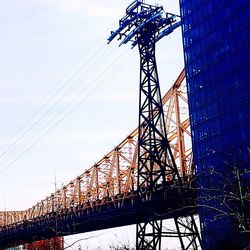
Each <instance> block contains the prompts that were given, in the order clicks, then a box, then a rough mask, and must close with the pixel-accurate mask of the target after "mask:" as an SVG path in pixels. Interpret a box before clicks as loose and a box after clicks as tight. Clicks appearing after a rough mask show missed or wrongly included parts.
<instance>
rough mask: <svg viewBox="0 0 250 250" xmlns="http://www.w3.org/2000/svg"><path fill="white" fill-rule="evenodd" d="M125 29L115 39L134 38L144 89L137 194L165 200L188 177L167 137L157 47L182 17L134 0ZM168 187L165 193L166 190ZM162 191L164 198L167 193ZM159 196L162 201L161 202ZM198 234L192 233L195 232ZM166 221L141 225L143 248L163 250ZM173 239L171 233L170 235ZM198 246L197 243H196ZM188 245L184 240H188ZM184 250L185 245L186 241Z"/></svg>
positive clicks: (114, 34) (146, 199) (151, 220)
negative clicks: (162, 242) (169, 190)
mask: <svg viewBox="0 0 250 250" xmlns="http://www.w3.org/2000/svg"><path fill="white" fill-rule="evenodd" d="M119 25H120V27H119V28H118V29H117V30H116V31H114V32H111V36H110V37H109V38H108V43H110V42H111V41H112V40H113V39H114V38H115V37H118V40H121V42H120V46H121V45H122V44H126V43H128V42H132V48H134V47H135V46H138V48H139V54H140V91H139V95H140V96H139V125H138V132H139V133H138V180H137V192H138V194H139V197H140V198H141V202H151V203H152V204H153V203H154V202H157V201H159V194H160V197H161V198H162V199H163V196H164V190H165V189H166V188H167V186H168V187H169V186H171V185H174V183H175V184H176V185H178V186H182V178H181V176H180V174H179V172H178V169H177V166H176V164H175V160H174V157H173V154H172V152H171V148H170V145H169V142H168V140H167V132H166V125H165V119H164V111H163V105H162V99H161V92H160V85H159V78H158V72H157V65H156V57H155V45H156V43H157V42H158V41H159V40H160V39H161V38H162V37H164V36H167V35H168V34H170V33H171V32H172V31H174V30H175V29H176V28H178V27H179V26H180V25H181V21H180V18H179V17H178V16H177V15H174V14H170V13H165V12H164V10H163V7H162V6H155V5H149V4H146V3H145V2H144V1H139V0H137V1H134V2H133V3H132V4H130V5H129V6H128V8H127V9H126V15H125V16H124V17H123V18H122V19H121V20H120V21H119ZM161 191H162V192H161ZM161 195H162V196H161ZM157 198H158V200H157ZM175 224H176V228H177V233H176V234H177V236H179V237H180V240H181V241H182V234H181V232H180V230H178V229H179V227H178V226H179V224H180V221H179V220H178V218H176V220H175ZM191 234H192V233H190V235H191ZM162 236H164V235H163V232H162V219H161V218H160V217H158V218H157V216H155V217H154V218H149V219H148V220H147V221H144V222H143V223H138V224H137V242H136V247H137V249H160V248H161V237H162ZM167 237H170V236H169V235H168V236H167ZM192 244H193V243H192ZM182 245H183V244H182ZM182 248H183V249H189V248H185V246H184V245H183V247H182Z"/></svg>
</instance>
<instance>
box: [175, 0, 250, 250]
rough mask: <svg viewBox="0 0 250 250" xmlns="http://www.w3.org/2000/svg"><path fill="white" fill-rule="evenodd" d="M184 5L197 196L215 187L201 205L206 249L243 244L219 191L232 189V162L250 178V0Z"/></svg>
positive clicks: (183, 1) (184, 0) (191, 0)
mask: <svg viewBox="0 0 250 250" xmlns="http://www.w3.org/2000/svg"><path fill="white" fill-rule="evenodd" d="M180 9H181V16H182V21H183V23H182V34H183V46H184V58H185V67H186V78H187V86H188V97H189V109H190V122H191V129H192V143H193V154H194V164H195V170H196V176H197V185H198V186H199V188H200V189H199V190H200V192H199V194H198V199H199V198H200V197H202V195H203V193H204V191H203V190H208V189H209V190H210V191H208V192H207V194H206V195H207V196H206V202H207V203H206V204H205V205H204V204H202V205H201V206H200V207H199V210H200V211H199V214H200V220H201V231H202V241H203V249H209V250H212V249H224V248H222V247H225V246H226V245H228V246H227V248H225V249H240V246H239V244H238V241H239V239H240V237H239V234H238V231H239V230H238V229H239V227H240V225H239V223H237V221H235V220H234V218H232V216H227V215H225V216H220V214H219V212H218V211H219V210H223V211H225V214H227V213H228V214H230V209H231V207H230V206H229V207H228V203H227V202H224V200H225V199H226V198H225V197H223V198H221V197H220V198H218V199H217V198H215V197H214V196H215V195H216V194H218V192H217V193H216V190H218V189H220V188H221V189H223V188H228V189H229V188H230V187H229V185H228V184H226V182H227V181H228V180H229V181H230V180H233V179H234V178H235V171H234V170H235V168H232V166H236V168H237V169H239V172H240V177H241V178H245V179H248V178H249V174H247V171H246V170H248V171H249V170H250V160H249V153H248V148H249V149H250V77H249V74H250V0H202V1H201V0H180ZM227 178H228V179H227ZM213 189H214V190H215V191H213ZM235 192H236V193H237V189H236V191H235ZM218 196H221V195H220V194H219V195H218ZM208 197H210V198H211V197H212V198H211V199H208ZM231 203H234V200H232V201H231ZM206 206H207V207H212V209H205V207H206ZM214 208H216V209H214ZM216 210H218V211H216ZM249 243H250V242H249ZM230 247H231V248H230Z"/></svg>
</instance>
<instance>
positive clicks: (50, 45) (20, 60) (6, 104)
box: [0, 0, 183, 249]
mask: <svg viewBox="0 0 250 250" xmlns="http://www.w3.org/2000/svg"><path fill="white" fill-rule="evenodd" d="M147 2H148V3H159V4H161V5H164V7H165V10H166V11H167V12H172V13H178V12H179V9H178V1H176V0H165V1H163V0H159V1H147ZM130 3H131V0H119V1H117V0H92V1H86V0H1V1H0V37H1V39H0V55H1V56H0V72H1V74H0V116H1V130H0V210H23V209H27V208H29V207H31V206H32V205H34V204H36V203H37V202H38V201H40V200H41V199H44V198H45V197H46V196H48V195H50V194H51V193H52V192H54V190H55V180H56V186H57V187H61V186H62V185H63V184H66V183H68V182H69V181H70V180H71V179H74V178H75V177H76V176H78V175H80V174H81V173H83V172H84V171H85V170H86V169H88V168H90V167H91V166H92V165H93V164H94V163H95V162H97V161H99V160H100V159H101V158H102V157H103V156H104V155H105V154H106V153H108V152H109V151H110V150H112V149H113V148H114V147H115V146H116V145H117V144H118V143H119V142H120V141H122V140H123V139H124V138H125V137H126V136H127V135H128V134H129V133H130V132H131V131H132V130H133V129H134V128H136V127H137V123H138V96H139V93H138V89H139V54H138V51H137V48H135V49H133V50H131V49H130V46H129V45H123V46H122V47H118V44H119V43H118V42H117V41H113V42H112V43H111V44H109V45H107V38H108V36H109V34H110V31H111V30H115V29H116V28H118V24H119V23H118V21H119V19H120V18H122V16H123V15H124V11H125V9H126V7H127V6H128V5H129V4H130ZM157 63H158V70H159V77H160V84H161V89H162V93H165V92H166V91H167V89H168V88H169V87H170V86H171V85H172V84H173V82H174V80H175V79H176V77H177V76H178V74H179V73H180V72H181V70H182V68H183V51H182V40H181V31H180V29H179V30H176V31H175V32H174V33H173V34H171V35H170V36H168V37H165V38H164V39H162V40H161V41H159V42H158V44H157ZM114 230H115V233H114ZM96 234H97V235H98V234H99V232H96ZM101 234H102V235H103V236H98V241H99V242H100V243H99V244H103V240H102V237H104V238H105V239H107V238H108V239H109V240H110V242H112V241H121V240H124V241H126V240H128V241H133V235H134V227H128V228H125V229H111V230H106V231H104V232H101ZM107 235H108V236H107ZM112 235H113V236H114V235H116V236H115V238H114V239H112ZM125 235H126V236H125ZM72 237H73V236H72ZM72 237H71V238H69V239H68V238H67V239H66V240H67V241H68V242H71V241H72ZM74 237H76V236H74ZM77 237H80V238H81V237H83V238H84V237H85V236H77ZM74 239H75V238H73V240H74ZM90 241H91V239H90V240H88V241H85V242H84V243H82V244H83V245H84V244H85V246H89V245H91V244H94V245H95V246H96V245H97V244H96V240H95V239H94V240H92V243H91V242H90ZM101 242H102V243H101ZM68 244H69V243H68ZM102 247H103V248H105V247H106V246H105V245H104V246H102ZM90 249H91V248H90Z"/></svg>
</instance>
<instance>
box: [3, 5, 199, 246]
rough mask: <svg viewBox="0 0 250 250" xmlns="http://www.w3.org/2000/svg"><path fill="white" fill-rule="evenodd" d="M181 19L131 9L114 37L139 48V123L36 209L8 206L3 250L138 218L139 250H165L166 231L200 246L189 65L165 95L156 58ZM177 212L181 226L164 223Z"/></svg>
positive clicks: (144, 7)
mask: <svg viewBox="0 0 250 250" xmlns="http://www.w3.org/2000/svg"><path fill="white" fill-rule="evenodd" d="M175 18H176V16H175V15H169V14H167V15H166V17H165V16H163V9H162V7H158V6H152V5H147V4H145V3H144V2H143V1H134V2H133V3H132V4H131V5H130V6H129V7H128V8H127V10H126V16H125V17H124V18H123V19H121V20H120V27H119V29H118V30H117V31H116V32H112V33H111V36H110V38H109V42H111V41H112V40H113V39H114V37H116V36H117V35H118V36H120V38H121V37H122V36H125V39H124V40H123V41H122V43H121V44H125V43H127V42H129V41H130V40H131V41H132V46H133V47H135V46H137V45H138V47H139V51H140V56H141V58H140V59H141V69H140V70H141V79H140V107H139V110H140V112H139V126H138V128H137V129H135V130H134V131H132V132H131V133H130V134H129V136H127V137H126V138H125V139H124V140H122V141H121V143H120V144H119V145H117V146H116V147H115V148H114V149H113V150H111V151H110V152H109V153H108V154H107V155H106V156H105V157H103V158H102V159H101V160H99V161H98V162H97V163H96V164H95V165H94V166H92V167H90V168H89V169H88V170H86V171H84V173H82V174H81V175H79V176H78V177H77V178H75V179H74V180H72V181H70V182H69V183H68V184H67V185H65V186H64V187H62V188H61V189H58V190H57V191H56V192H55V193H53V194H51V195H50V196H48V197H46V198H45V199H43V200H42V201H39V202H38V203H37V204H35V205H34V206H33V207H31V208H29V209H27V210H25V211H4V212H0V246H1V247H2V248H6V247H10V246H15V245H21V244H25V243H28V242H33V241H37V240H41V239H49V238H53V237H58V236H65V235H71V234H77V233H83V232H91V231H95V230H100V229H106V228H111V227H118V226H125V225H131V224H137V249H156V248H157V249H160V246H161V243H160V242H161V237H178V238H179V240H180V245H181V248H182V249H198V248H199V245H200V236H199V232H198V228H197V225H196V223H195V221H194V218H193V216H194V215H195V214H196V213H197V211H196V206H195V197H196V194H195V191H194V189H193V188H192V185H193V182H192V180H193V176H194V169H193V162H192V148H191V131H190V122H189V117H188V101H187V89H186V83H185V71H184V70H183V71H182V72H181V73H180V75H179V76H178V78H177V79H176V81H175V83H174V84H173V86H172V87H171V88H170V89H169V91H168V92H167V93H166V94H165V95H164V96H163V98H161V94H160V88H159V80H158V74H157V68H156V63H155V53H154V52H155V51H154V50H155V43H156V42H157V41H158V40H159V39H161V38H162V37H164V36H166V35H168V34H169V33H171V32H172V31H173V30H174V29H175V28H177V27H178V26H180V22H176V19H175ZM124 29H126V31H125V33H126V32H128V33H127V34H125V33H121V32H122V31H123V30H124ZM131 29H132V31H131ZM132 38H133V39H134V40H132ZM144 95H145V96H144ZM166 139H167V140H166ZM169 218H174V222H175V226H176V230H175V231H164V230H163V228H162V220H163V219H169ZM183 218H184V219H183ZM148 228H150V230H149V231H148Z"/></svg>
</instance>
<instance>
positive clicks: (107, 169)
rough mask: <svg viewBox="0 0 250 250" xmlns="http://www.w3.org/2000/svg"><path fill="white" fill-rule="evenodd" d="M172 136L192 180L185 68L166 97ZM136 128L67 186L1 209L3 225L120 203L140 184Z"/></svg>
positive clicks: (185, 175) (184, 173)
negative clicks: (23, 206)
mask: <svg viewBox="0 0 250 250" xmlns="http://www.w3.org/2000/svg"><path fill="white" fill-rule="evenodd" d="M162 102H163V106H164V113H165V118H166V127H167V132H168V140H169V142H170V145H171V148H172V152H173V155H174V158H175V161H176V165H177V167H178V169H179V173H180V176H181V177H182V178H183V180H184V181H188V180H189V178H191V177H192V176H193V174H194V173H193V164H192V148H191V133H190V122H189V113H188V101H187V90H186V81H185V72H184V70H183V71H182V72H181V74H180V75H179V76H178V78H177V79H176V81H175V83H174V84H173V86H172V87H171V88H170V89H169V91H168V92H167V93H166V94H165V96H164V97H163V99H162ZM137 134H138V130H137V129H135V130H134V131H133V132H132V133H130V134H129V136H127V137H126V138H125V139H124V140H123V141H122V142H121V143H120V144H119V145H117V146H116V147H115V148H114V149H113V150H112V151H110V152H109V153H108V154H107V155H105V156H104V157H103V158H102V159H101V160H100V161H98V162H97V163H96V164H95V165H93V166H92V167H91V168H89V169H88V170H86V171H85V172H84V173H83V174H81V175H80V176H78V177H77V178H76V179H74V180H72V181H71V182H69V183H68V184H67V185H65V186H64V187H63V188H61V189H58V190H57V191H56V192H55V193H53V194H51V195H50V196H48V197H46V198H45V199H44V200H42V201H40V202H38V203H37V204H36V205H34V206H33V207H31V208H29V209H27V210H26V211H4V212H0V227H4V226H7V225H11V224H16V223H17V224H18V223H21V222H22V221H25V220H32V219H34V218H37V217H41V216H45V215H47V214H50V213H53V212H61V211H64V210H65V209H73V208H74V207H76V206H78V205H82V204H85V206H91V203H93V202H96V201H100V202H101V204H100V205H103V204H105V203H107V202H108V201H112V200H113V199H115V200H116V201H117V200H118V201H119V202H118V206H121V205H122V203H123V202H124V200H125V199H126V198H128V196H130V197H131V194H133V193H135V191H136V187H137V136H138V135H137Z"/></svg>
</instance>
